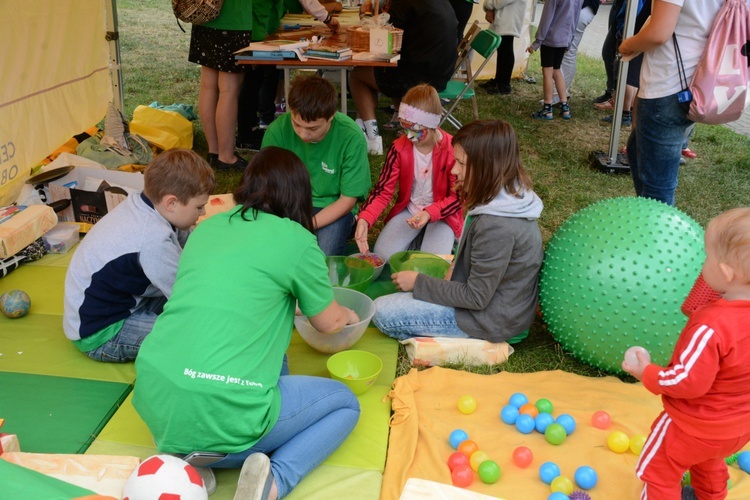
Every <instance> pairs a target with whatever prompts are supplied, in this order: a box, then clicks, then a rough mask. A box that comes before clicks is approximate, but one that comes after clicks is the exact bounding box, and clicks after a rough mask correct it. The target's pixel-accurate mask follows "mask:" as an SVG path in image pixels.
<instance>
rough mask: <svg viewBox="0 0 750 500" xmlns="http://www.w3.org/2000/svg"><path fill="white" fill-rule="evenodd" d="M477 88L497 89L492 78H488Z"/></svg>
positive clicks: (495, 82)
mask: <svg viewBox="0 0 750 500" xmlns="http://www.w3.org/2000/svg"><path fill="white" fill-rule="evenodd" d="M479 86H480V87H482V88H483V89H490V88H494V87H497V80H495V79H494V78H490V79H489V80H487V81H486V82H482V83H480V84H479Z"/></svg>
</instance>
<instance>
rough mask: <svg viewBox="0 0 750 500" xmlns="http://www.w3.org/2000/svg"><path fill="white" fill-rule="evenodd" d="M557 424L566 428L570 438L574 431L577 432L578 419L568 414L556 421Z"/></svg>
mask: <svg viewBox="0 0 750 500" xmlns="http://www.w3.org/2000/svg"><path fill="white" fill-rule="evenodd" d="M555 423H558V424H560V425H562V426H563V427H564V428H565V433H566V434H567V435H568V436H570V435H571V434H573V431H574V430H576V419H574V418H573V417H571V416H570V415H568V414H567V413H563V414H562V415H560V416H558V417H557V418H556V419H555Z"/></svg>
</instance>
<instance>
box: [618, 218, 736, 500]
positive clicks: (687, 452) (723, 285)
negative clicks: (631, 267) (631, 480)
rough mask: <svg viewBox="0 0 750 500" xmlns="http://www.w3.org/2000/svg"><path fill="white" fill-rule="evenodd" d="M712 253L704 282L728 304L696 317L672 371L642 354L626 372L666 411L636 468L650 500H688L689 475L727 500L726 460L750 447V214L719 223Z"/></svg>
mask: <svg viewBox="0 0 750 500" xmlns="http://www.w3.org/2000/svg"><path fill="white" fill-rule="evenodd" d="M705 245H706V261H705V263H704V264H703V270H702V274H703V277H704V279H705V280H706V283H707V284H708V285H709V286H710V287H711V288H713V289H714V290H716V291H717V292H719V293H720V294H721V298H719V299H717V300H715V301H714V302H710V303H709V304H707V305H705V306H703V307H701V308H699V309H697V310H696V311H695V312H694V313H693V314H691V316H690V318H689V320H688V323H687V325H686V326H685V328H684V329H683V330H682V333H681V334H680V337H679V339H678V340H677V344H676V346H675V349H674V352H673V353H672V359H671V360H670V361H669V365H668V366H666V367H661V366H658V365H656V364H653V363H650V362H649V361H648V357H647V355H646V354H644V353H642V352H638V353H636V359H637V362H633V361H632V360H630V362H628V361H627V360H626V361H623V364H622V368H623V370H625V371H626V372H628V373H630V374H631V375H633V376H634V377H636V378H637V379H638V380H641V381H642V382H643V385H644V386H645V387H646V389H648V390H649V391H651V392H653V393H654V394H661V396H662V402H663V404H664V411H663V412H662V413H661V414H660V415H659V416H658V417H657V418H656V420H655V421H654V423H653V424H652V426H651V434H650V435H649V437H648V440H647V441H646V444H645V446H644V447H643V451H642V452H641V456H640V458H639V460H638V465H637V467H636V475H637V476H638V478H639V479H641V480H642V481H643V482H644V486H643V491H642V493H641V499H642V500H648V499H658V500H672V499H679V498H681V495H682V492H681V488H680V481H681V479H682V476H683V474H684V472H685V471H686V470H689V471H690V477H691V483H692V488H693V489H694V494H695V495H697V497H698V498H699V499H701V500H718V499H723V498H726V496H727V480H728V479H729V472H728V471H727V465H726V463H725V462H724V459H725V458H726V457H727V456H729V455H731V454H733V453H735V452H737V451H739V450H740V449H742V447H744V446H745V444H747V443H748V441H750V391H748V387H750V328H748V324H750V208H736V209H733V210H729V211H727V212H724V213H723V214H721V215H719V216H718V217H716V218H715V219H713V220H712V221H711V222H710V223H709V224H708V228H707V229H706V235H705Z"/></svg>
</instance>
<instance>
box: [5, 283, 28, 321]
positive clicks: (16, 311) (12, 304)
mask: <svg viewBox="0 0 750 500" xmlns="http://www.w3.org/2000/svg"><path fill="white" fill-rule="evenodd" d="M30 307H31V299H30V298H29V296H28V294H27V293H26V292H24V291H23V290H9V291H7V292H5V293H4V294H2V295H1V296H0V312H2V313H3V314H4V315H5V316H7V317H9V318H11V319H16V318H22V317H24V316H26V315H27V314H29V308H30Z"/></svg>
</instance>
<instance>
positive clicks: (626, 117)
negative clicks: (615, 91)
mask: <svg viewBox="0 0 750 500" xmlns="http://www.w3.org/2000/svg"><path fill="white" fill-rule="evenodd" d="M613 119H614V117H613V115H607V116H602V117H601V120H602V121H603V122H607V123H612V120H613ZM632 124H633V115H632V114H630V113H627V114H625V113H623V114H622V118H621V119H620V126H622V127H629V126H631V125H632Z"/></svg>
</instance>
